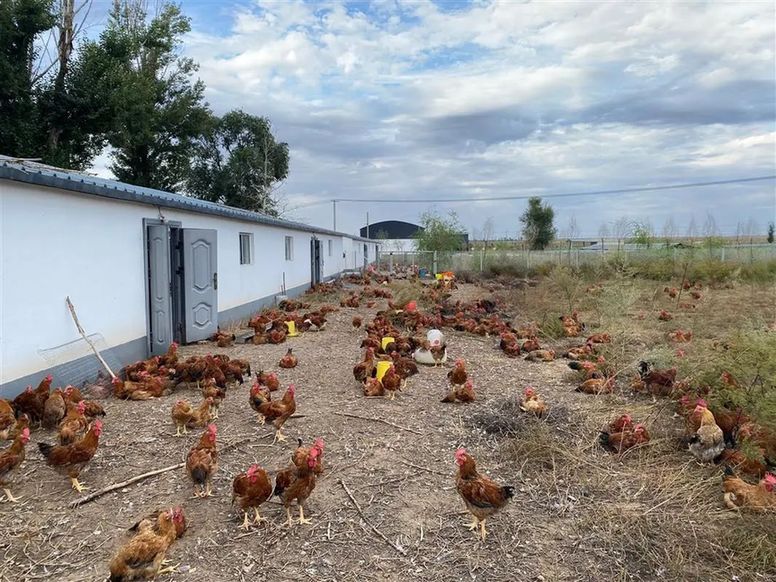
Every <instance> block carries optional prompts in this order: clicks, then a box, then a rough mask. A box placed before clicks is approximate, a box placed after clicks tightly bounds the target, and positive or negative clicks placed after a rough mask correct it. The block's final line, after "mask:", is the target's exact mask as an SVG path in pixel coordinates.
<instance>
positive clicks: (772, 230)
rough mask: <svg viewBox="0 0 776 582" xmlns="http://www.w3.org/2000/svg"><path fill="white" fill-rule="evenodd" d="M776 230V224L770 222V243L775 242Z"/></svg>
mask: <svg viewBox="0 0 776 582" xmlns="http://www.w3.org/2000/svg"><path fill="white" fill-rule="evenodd" d="M775 230H776V226H775V225H774V224H773V223H772V222H771V223H770V224H768V243H769V244H773V239H774V231H775Z"/></svg>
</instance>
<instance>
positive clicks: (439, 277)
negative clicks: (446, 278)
mask: <svg viewBox="0 0 776 582" xmlns="http://www.w3.org/2000/svg"><path fill="white" fill-rule="evenodd" d="M434 277H436V280H437V281H441V280H442V273H437V274H436V275H434Z"/></svg>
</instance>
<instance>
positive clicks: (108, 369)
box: [65, 295, 116, 380]
mask: <svg viewBox="0 0 776 582" xmlns="http://www.w3.org/2000/svg"><path fill="white" fill-rule="evenodd" d="M65 302H66V303H67V308H68V309H69V310H70V315H72V316H73V321H74V322H75V326H76V328H78V333H80V334H81V337H82V338H84V341H86V343H87V344H89V347H90V348H92V351H93V352H94V355H95V356H97V359H98V360H100V363H101V364H102V366H103V367H104V368H105V369H106V370H107V371H108V374H110V377H111V378H113V379H114V380H115V379H116V374H114V373H113V370H111V369H110V366H109V365H108V362H106V361H105V360H104V359H103V358H102V356H101V355H100V352H99V351H97V348H96V347H94V344H93V343H92V340H90V339H89V338H88V337H87V336H86V332H85V331H84V328H82V327H81V323H80V322H79V321H78V316H77V315H76V314H75V307H73V303H72V302H71V301H70V296H69V295H68V296H67V297H65Z"/></svg>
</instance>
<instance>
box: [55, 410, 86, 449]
mask: <svg viewBox="0 0 776 582" xmlns="http://www.w3.org/2000/svg"><path fill="white" fill-rule="evenodd" d="M88 428H89V419H88V418H86V403H85V402H84V401H83V400H82V401H81V402H79V403H78V404H73V403H72V402H68V403H67V414H65V418H63V419H62V422H60V423H59V427H58V429H57V436H58V437H59V444H60V445H69V444H71V443H74V442H75V441H76V439H77V438H78V437H79V436H81V434H83V433H84V432H86V431H87V429H88Z"/></svg>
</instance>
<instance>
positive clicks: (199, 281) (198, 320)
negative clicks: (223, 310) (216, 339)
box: [183, 228, 218, 343]
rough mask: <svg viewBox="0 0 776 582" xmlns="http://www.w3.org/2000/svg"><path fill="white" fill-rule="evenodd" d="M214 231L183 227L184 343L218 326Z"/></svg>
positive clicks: (198, 337) (196, 339)
mask: <svg viewBox="0 0 776 582" xmlns="http://www.w3.org/2000/svg"><path fill="white" fill-rule="evenodd" d="M216 237H217V233H216V231H215V230H205V229H200V228H184V229H183V303H184V306H185V320H186V321H185V322H184V324H185V337H186V343H191V342H195V341H198V340H202V339H207V338H208V337H210V336H211V335H213V334H214V333H215V332H216V330H217V329H218V270H217V268H216V266H217V265H216Z"/></svg>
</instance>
